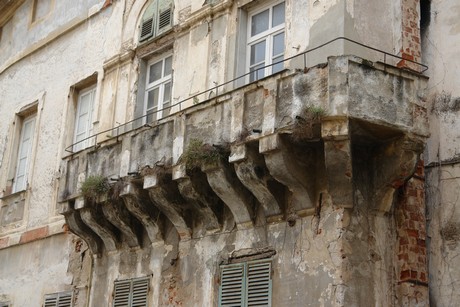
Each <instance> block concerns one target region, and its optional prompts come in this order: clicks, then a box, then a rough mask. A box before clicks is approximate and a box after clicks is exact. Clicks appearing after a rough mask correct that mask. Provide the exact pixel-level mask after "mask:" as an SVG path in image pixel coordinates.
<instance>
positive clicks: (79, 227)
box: [60, 201, 103, 255]
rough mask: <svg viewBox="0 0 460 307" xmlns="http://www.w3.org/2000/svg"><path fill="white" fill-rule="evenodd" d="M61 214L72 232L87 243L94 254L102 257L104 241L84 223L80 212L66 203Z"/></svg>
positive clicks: (63, 204)
mask: <svg viewBox="0 0 460 307" xmlns="http://www.w3.org/2000/svg"><path fill="white" fill-rule="evenodd" d="M60 213H61V214H63V215H64V218H65V221H66V224H67V226H68V227H69V229H70V231H71V232H72V233H74V234H75V235H77V236H78V237H80V238H82V239H83V240H84V241H85V242H86V244H87V245H88V247H89V249H90V251H91V253H92V254H94V255H100V254H101V252H102V244H103V243H102V240H101V238H99V237H98V236H97V235H96V234H95V233H94V231H92V230H91V229H90V228H89V227H88V226H86V224H85V223H83V221H82V219H81V217H80V213H79V211H78V210H74V209H73V205H72V204H71V203H70V202H69V201H66V202H64V203H62V207H61V211H60Z"/></svg>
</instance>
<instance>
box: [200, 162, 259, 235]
mask: <svg viewBox="0 0 460 307" xmlns="http://www.w3.org/2000/svg"><path fill="white" fill-rule="evenodd" d="M201 169H202V171H203V172H204V173H206V177H207V178H208V183H209V185H210V186H211V188H212V190H213V191H214V193H216V194H217V196H218V197H219V198H220V199H221V200H222V201H223V202H224V203H225V205H226V206H227V207H228V208H229V209H230V211H231V212H232V214H233V218H234V219H235V223H236V226H237V227H238V229H247V228H250V227H252V226H253V217H254V212H253V211H254V210H253V203H252V199H251V197H252V196H251V195H250V193H249V192H248V191H247V190H246V188H245V187H244V186H243V185H242V184H241V182H240V181H239V180H238V178H237V177H236V175H235V173H234V172H233V171H232V170H231V169H230V166H229V165H227V164H224V163H223V162H222V161H219V162H218V163H215V164H214V163H213V164H208V165H203V166H202V167H201Z"/></svg>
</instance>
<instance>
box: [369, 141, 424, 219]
mask: <svg viewBox="0 0 460 307" xmlns="http://www.w3.org/2000/svg"><path fill="white" fill-rule="evenodd" d="M422 151H423V143H422V142H421V141H419V140H416V139H410V138H409V137H405V138H401V139H398V140H395V141H392V142H390V143H387V144H385V146H383V148H382V149H381V150H380V151H379V153H378V155H377V156H376V157H375V169H376V170H375V174H374V185H373V187H374V188H373V195H374V203H375V204H376V209H377V210H378V211H381V212H389V210H390V209H391V206H392V204H393V200H394V194H395V192H396V190H397V189H398V188H400V187H401V186H402V185H403V184H404V183H405V182H406V181H407V180H408V179H409V178H410V177H412V175H413V174H414V172H415V169H416V167H417V162H418V160H419V157H420V154H421V153H422Z"/></svg>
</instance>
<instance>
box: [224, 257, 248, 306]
mask: <svg viewBox="0 0 460 307" xmlns="http://www.w3.org/2000/svg"><path fill="white" fill-rule="evenodd" d="M220 276H221V280H220V282H221V285H220V289H219V306H222V307H225V306H244V305H243V304H244V291H243V290H244V264H238V265H227V266H224V267H222V268H221V273H220Z"/></svg>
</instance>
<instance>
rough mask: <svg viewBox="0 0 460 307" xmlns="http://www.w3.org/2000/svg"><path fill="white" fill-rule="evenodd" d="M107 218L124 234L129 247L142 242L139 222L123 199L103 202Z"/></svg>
mask: <svg viewBox="0 0 460 307" xmlns="http://www.w3.org/2000/svg"><path fill="white" fill-rule="evenodd" d="M101 207H102V212H103V213H104V215H105V217H106V218H107V220H108V221H109V222H110V223H112V224H113V225H115V227H117V228H118V229H119V230H120V231H121V232H122V233H123V234H124V238H125V240H126V242H127V244H128V246H129V247H137V246H140V245H141V244H142V240H141V233H140V228H141V226H140V225H139V222H138V221H137V220H136V219H134V218H133V217H132V216H131V214H130V213H129V212H128V210H127V209H126V207H125V205H124V204H123V202H122V201H121V200H111V201H107V202H105V203H103V204H101Z"/></svg>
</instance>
